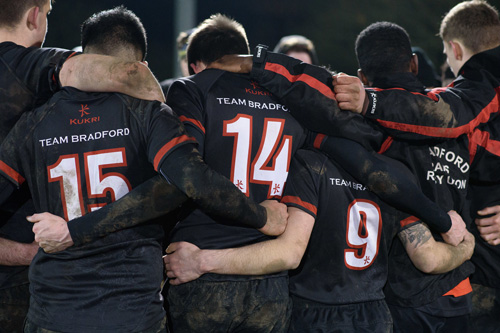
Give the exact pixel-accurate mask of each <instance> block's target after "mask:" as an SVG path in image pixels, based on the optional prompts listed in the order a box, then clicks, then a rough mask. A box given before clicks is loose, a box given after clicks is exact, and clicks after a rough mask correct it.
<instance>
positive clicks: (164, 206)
mask: <svg viewBox="0 0 500 333" xmlns="http://www.w3.org/2000/svg"><path fill="white" fill-rule="evenodd" d="M186 200H187V197H186V196H185V195H184V193H182V192H181V191H179V190H178V189H177V188H176V187H175V186H173V185H170V184H168V183H167V182H166V181H165V180H164V179H163V178H162V177H161V176H156V177H153V178H151V179H150V180H148V181H146V182H144V183H143V184H142V185H140V186H138V187H136V188H134V189H133V190H132V191H130V192H129V193H128V194H127V195H125V196H124V197H122V198H121V199H120V200H118V201H116V202H113V203H111V204H109V205H106V206H104V207H102V208H101V209H99V210H97V211H95V212H92V213H90V214H86V215H84V216H82V217H80V218H77V219H74V220H71V221H69V222H68V228H69V230H70V234H71V237H72V239H73V242H74V243H75V245H81V244H85V243H88V242H91V241H93V240H96V239H98V238H100V237H103V236H105V235H107V234H109V233H112V232H115V231H118V230H122V229H125V228H130V227H133V226H135V225H138V224H140V223H143V222H146V221H148V220H151V219H153V218H157V217H160V216H162V215H165V214H167V213H169V212H171V211H173V210H174V209H176V208H178V207H179V206H180V205H181V204H182V203H184V202H185V201H186Z"/></svg>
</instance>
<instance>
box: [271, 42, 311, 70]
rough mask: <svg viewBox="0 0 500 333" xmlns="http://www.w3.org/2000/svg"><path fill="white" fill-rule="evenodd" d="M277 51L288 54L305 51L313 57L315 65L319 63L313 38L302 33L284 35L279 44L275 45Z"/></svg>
mask: <svg viewBox="0 0 500 333" xmlns="http://www.w3.org/2000/svg"><path fill="white" fill-rule="evenodd" d="M273 52H277V53H283V54H288V53H290V52H298V53H300V52H305V53H307V54H309V57H311V63H312V64H313V65H318V64H319V61H318V56H317V54H316V50H315V48H314V44H313V42H312V41H311V40H309V39H307V38H306V37H304V36H301V35H290V36H284V37H282V38H281V39H280V41H279V42H278V44H276V46H275V47H274V51H273Z"/></svg>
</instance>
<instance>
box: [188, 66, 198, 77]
mask: <svg viewBox="0 0 500 333" xmlns="http://www.w3.org/2000/svg"><path fill="white" fill-rule="evenodd" d="M196 73H197V72H196V64H189V75H194V74H196Z"/></svg>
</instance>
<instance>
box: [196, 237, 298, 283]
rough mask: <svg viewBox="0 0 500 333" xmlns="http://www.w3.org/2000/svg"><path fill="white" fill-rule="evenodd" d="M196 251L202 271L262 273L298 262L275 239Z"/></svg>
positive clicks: (242, 273)
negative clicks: (233, 246) (198, 252)
mask: <svg viewBox="0 0 500 333" xmlns="http://www.w3.org/2000/svg"><path fill="white" fill-rule="evenodd" d="M270 242H275V243H274V244H273V243H270ZM199 255H200V257H199V263H200V271H201V272H203V274H205V273H216V274H236V275H263V274H271V273H277V272H282V271H286V270H289V269H294V268H296V267H297V266H298V263H300V259H299V260H298V261H297V260H296V257H297V256H296V255H294V249H289V248H286V247H284V246H280V242H279V240H272V241H265V242H261V243H257V244H252V245H249V246H245V247H241V248H234V249H223V250H201V251H200V254H199ZM300 257H302V256H300Z"/></svg>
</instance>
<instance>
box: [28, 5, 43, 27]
mask: <svg viewBox="0 0 500 333" xmlns="http://www.w3.org/2000/svg"><path fill="white" fill-rule="evenodd" d="M38 15H40V7H31V8H30V9H29V10H28V15H27V17H26V26H27V27H28V29H29V30H36V29H38Z"/></svg>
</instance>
